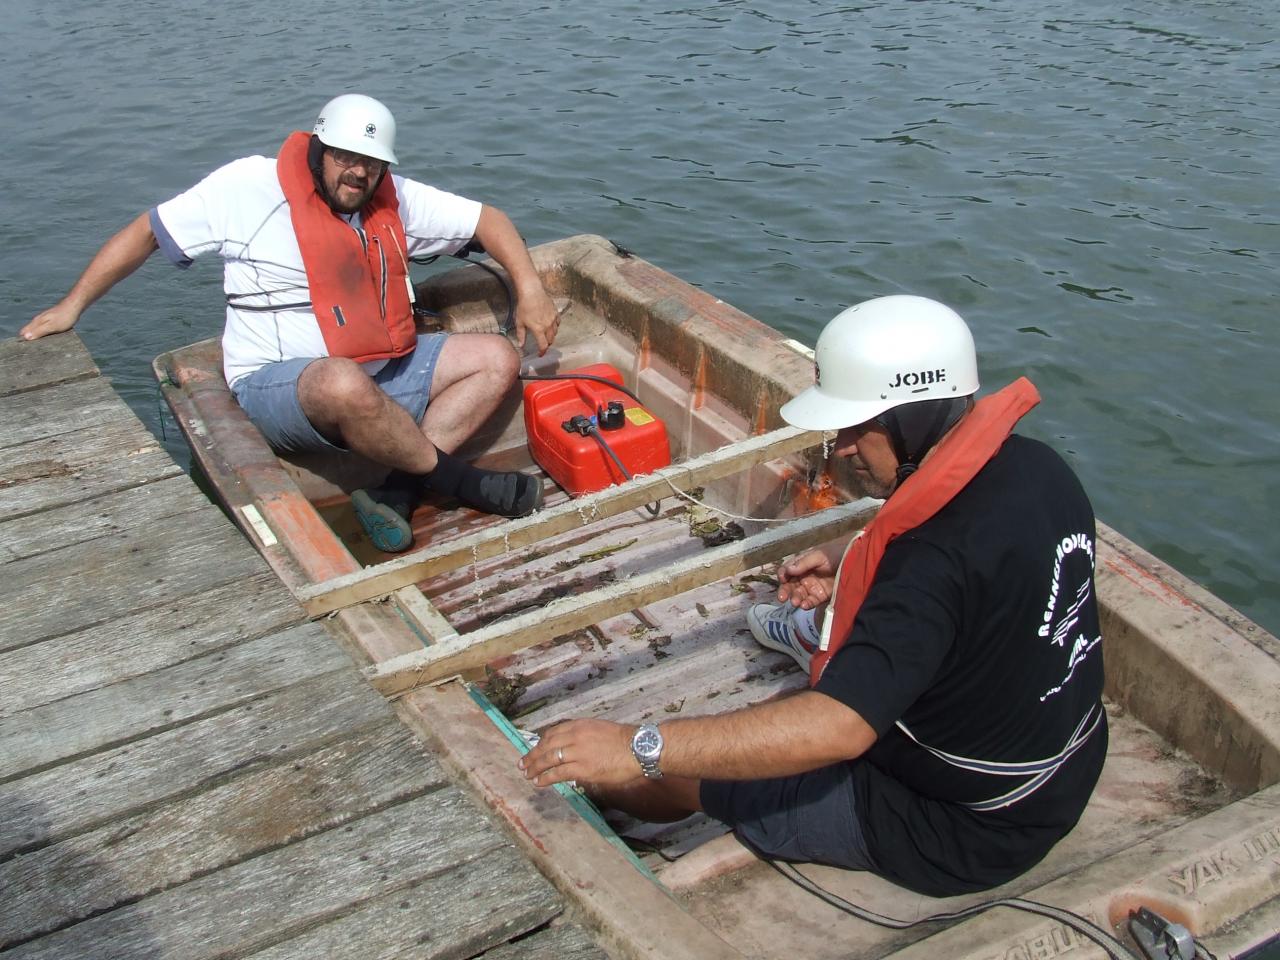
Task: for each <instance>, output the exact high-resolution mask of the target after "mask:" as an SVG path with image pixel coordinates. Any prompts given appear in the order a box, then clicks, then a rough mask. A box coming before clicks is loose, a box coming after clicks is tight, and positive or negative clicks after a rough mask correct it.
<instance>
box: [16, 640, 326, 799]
mask: <svg viewBox="0 0 1280 960" xmlns="http://www.w3.org/2000/svg"><path fill="white" fill-rule="evenodd" d="M350 663H351V661H350V658H348V656H347V655H346V653H345V652H344V651H343V650H342V649H340V648H339V647H338V645H337V644H335V643H334V642H333V641H332V640H331V639H330V638H329V637H328V635H327V634H326V633H325V632H324V630H323V629H322V628H320V627H319V626H316V625H313V624H304V625H302V626H299V627H295V628H294V629H292V630H286V631H285V632H283V633H277V634H272V635H271V636H268V637H263V638H261V639H258V640H252V641H249V642H247V643H243V644H240V645H239V646H235V647H231V648H228V649H226V650H220V651H217V652H216V653H210V654H206V655H205V656H203V657H198V658H196V659H194V660H188V661H187V662H185V663H183V664H180V665H177V666H174V667H170V668H168V669H165V670H158V671H155V672H153V673H147V674H143V675H142V676H139V677H134V678H132V679H130V680H126V681H123V682H120V683H115V684H112V685H111V686H109V687H100V688H99V689H97V690H91V691H89V692H88V693H84V694H80V695H79V696H75V697H69V698H67V699H63V700H59V701H57V702H55V703H51V704H46V705H44V706H41V707H35V708H33V709H31V710H24V711H22V712H21V713H16V714H13V715H12V716H10V717H7V718H5V719H2V720H0V782H3V781H5V780H7V779H11V778H13V777H15V776H18V775H21V774H23V773H26V772H28V771H32V770H38V769H40V768H43V767H46V766H50V765H52V764H54V763H58V762H60V761H64V760H70V759H73V758H75V757H77V756H80V755H83V754H88V753H93V752H97V751H101V750H105V749H109V748H111V747H113V746H116V745H118V744H122V743H126V742H128V741H129V740H134V739H137V738H139V737H142V736H145V735H147V734H150V733H154V732H156V731H159V730H164V729H168V728H171V727H177V726H180V725H182V724H185V723H190V722H192V721H193V720H197V719H199V718H201V717H203V716H207V715H209V714H210V713H211V712H212V713H225V712H226V711H227V710H229V709H231V708H234V707H238V706H240V705H241V704H245V703H249V702H251V701H253V700H255V699H258V698H260V697H262V696H264V695H266V694H268V693H271V692H272V691H275V690H279V689H282V688H284V687H288V686H291V685H292V684H295V683H297V682H299V681H300V680H305V679H307V678H310V677H314V676H317V675H319V674H322V673H326V672H328V671H331V670H338V669H341V668H342V667H344V666H349V665H350ZM211 688H212V689H217V690H218V696H217V698H216V699H212V698H208V697H201V696H198V695H193V693H198V692H199V691H200V690H202V689H211Z"/></svg>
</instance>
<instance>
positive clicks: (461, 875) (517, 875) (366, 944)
mask: <svg viewBox="0 0 1280 960" xmlns="http://www.w3.org/2000/svg"><path fill="white" fill-rule="evenodd" d="M560 910H561V905H560V898H559V897H558V896H557V895H556V894H555V892H554V891H553V890H552V889H551V885H550V884H548V883H547V881H546V880H544V879H543V878H542V876H541V875H539V874H538V872H537V871H536V870H534V869H533V868H532V867H530V866H529V865H528V864H527V863H525V862H524V861H523V860H522V859H521V858H520V857H519V856H517V855H516V854H515V853H514V851H512V850H511V849H508V848H502V849H496V850H493V851H492V852H490V853H488V854H487V855H486V856H484V857H483V858H482V859H478V860H472V861H470V862H468V863H463V864H461V865H460V866H459V867H458V868H457V869H455V870H449V871H448V872H446V873H442V874H440V875H439V876H433V877H428V878H427V879H426V880H424V881H423V882H421V883H418V884H416V885H414V886H412V887H408V888H406V889H403V890H398V891H396V892H395V893H393V894H390V895H387V896H382V897H378V898H376V899H374V900H372V901H370V902H369V903H367V904H365V905H364V906H362V907H360V908H359V909H358V910H356V911H355V912H353V913H350V914H347V915H346V916H343V917H339V918H337V919H335V920H331V921H330V922H328V923H325V924H323V925H321V926H318V927H316V928H314V929H312V930H308V931H307V932H306V933H304V934H303V935H302V936H299V937H295V938H293V939H291V940H287V941H285V942H283V943H279V944H277V945H275V946H273V947H270V948H269V949H267V950H263V951H262V952H260V953H255V954H253V955H252V956H253V960H313V958H315V957H344V956H358V957H359V958H360V960H396V958H400V957H405V956H412V957H413V958H414V960H465V958H467V957H474V956H476V955H477V954H479V953H481V952H483V951H485V950H486V949H488V948H489V947H492V946H494V945H495V944H505V943H506V942H507V941H508V940H509V939H511V938H512V937H515V936H518V935H519V934H522V933H524V932H525V931H527V930H530V929H533V928H536V927H538V926H539V925H541V924H543V923H546V921H547V920H549V919H550V918H551V917H553V916H555V915H556V914H558V913H559V912H560ZM587 943H588V944H590V940H589V939H588V940H587ZM491 955H492V954H491V953H485V954H484V956H485V957H486V958H487V957H489V956H491ZM582 956H583V958H584V960H585V958H586V957H591V956H596V957H601V958H602V957H603V954H601V953H599V952H598V951H597V952H596V953H595V954H594V955H593V954H590V953H584V954H582Z"/></svg>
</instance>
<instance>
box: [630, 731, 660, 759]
mask: <svg viewBox="0 0 1280 960" xmlns="http://www.w3.org/2000/svg"><path fill="white" fill-rule="evenodd" d="M631 743H632V746H633V747H634V748H635V751H636V754H637V755H639V756H641V757H653V756H657V754H658V751H660V750H661V749H662V734H660V733H658V730H657V728H656V727H641V728H640V729H639V730H638V731H637V732H636V735H635V739H634V740H632V741H631Z"/></svg>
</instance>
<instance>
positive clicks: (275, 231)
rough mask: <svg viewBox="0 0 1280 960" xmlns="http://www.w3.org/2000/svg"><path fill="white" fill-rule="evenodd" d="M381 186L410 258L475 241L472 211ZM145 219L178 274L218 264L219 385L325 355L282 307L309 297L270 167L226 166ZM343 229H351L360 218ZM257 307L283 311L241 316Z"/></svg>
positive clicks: (421, 187)
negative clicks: (396, 212)
mask: <svg viewBox="0 0 1280 960" xmlns="http://www.w3.org/2000/svg"><path fill="white" fill-rule="evenodd" d="M390 176H391V177H392V182H393V183H394V184H395V188H396V196H397V197H398V198H399V201H400V219H401V220H402V221H403V223H404V232H405V237H406V239H407V240H408V242H409V249H408V255H409V256H410V257H422V256H431V255H432V254H450V253H456V252H457V251H458V250H460V249H462V247H464V246H465V245H466V244H467V241H469V240H470V239H471V238H472V237H474V236H475V233H476V224H477V223H478V222H479V220H480V209H481V204H480V203H478V202H477V201H475V200H468V199H466V198H465V197H459V196H457V195H455V194H452V193H446V192H444V191H443V190H437V189H436V188H435V187H429V186H427V185H426V184H423V183H418V182H416V181H414V180H406V179H405V178H404V177H400V176H396V175H394V174H390ZM150 219H151V229H152V231H153V232H154V233H155V235H156V240H157V241H158V242H159V244H160V249H161V250H162V251H163V252H164V254H165V256H167V257H168V258H169V259H170V260H171V261H172V262H173V263H174V264H176V265H177V266H179V267H187V266H190V264H191V261H192V260H194V259H195V258H196V257H198V256H200V255H201V254H203V253H210V252H213V253H218V254H221V256H222V258H223V260H224V261H225V269H224V272H223V289H224V290H225V291H226V293H227V296H228V298H229V300H228V304H227V325H226V328H225V330H224V331H223V334H222V369H223V373H224V375H225V376H226V378H227V383H229V384H231V383H235V381H236V380H238V379H240V378H241V377H243V376H245V375H246V374H249V373H252V372H253V371H254V370H257V369H258V368H259V367H260V366H262V365H263V364H266V363H275V362H278V361H281V360H292V359H295V358H298V357H326V356H328V355H329V351H328V349H327V348H326V346H325V342H324V335H323V334H322V333H321V332H320V325H319V324H318V323H317V322H316V318H315V314H314V313H313V312H312V310H311V307H310V306H309V305H308V306H301V307H289V306H288V305H290V304H303V303H307V301H309V300H310V299H311V295H310V293H309V291H308V289H307V271H306V268H305V267H304V266H303V263H302V252H301V251H300V250H299V249H298V240H297V237H296V236H295V235H294V232H293V220H292V219H291V218H290V216H289V205H288V203H287V202H286V201H285V198H284V190H283V189H282V188H281V187H280V180H279V178H278V177H277V176H276V161H275V159H274V158H272V157H246V158H244V159H242V160H234V161H232V162H231V163H228V164H227V165H226V166H225V167H220V168H218V169H217V170H215V171H213V173H211V174H209V176H207V177H205V178H204V179H203V180H201V181H200V182H199V183H198V184H196V185H195V186H194V187H192V188H191V189H190V190H188V191H186V192H185V193H182V194H179V195H178V196H176V197H174V198H173V199H172V200H168V201H166V202H164V203H162V204H160V205H159V206H158V207H156V208H154V209H153V210H152V211H151V217H150ZM350 220H351V221H352V223H353V225H355V226H359V222H360V220H359V214H355V215H353V216H352V217H351V218H350ZM262 306H275V307H281V306H283V309H273V310H267V311H262V310H248V309H243V308H244V307H262Z"/></svg>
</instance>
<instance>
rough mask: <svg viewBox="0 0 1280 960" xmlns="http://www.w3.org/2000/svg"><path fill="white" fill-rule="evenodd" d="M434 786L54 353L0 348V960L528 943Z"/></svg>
mask: <svg viewBox="0 0 1280 960" xmlns="http://www.w3.org/2000/svg"><path fill="white" fill-rule="evenodd" d="M349 619H354V614H352V615H351V616H350V617H349ZM455 777H456V773H452V774H450V773H447V772H446V768H445V766H444V765H443V764H442V763H441V762H440V761H439V760H438V759H437V757H436V756H435V755H434V754H433V753H432V752H431V751H430V749H428V748H427V747H425V746H424V745H423V743H422V741H421V740H419V739H417V738H415V737H414V736H413V734H412V733H411V732H410V731H409V730H408V729H406V728H405V726H404V725H403V724H402V723H401V721H400V720H398V719H397V717H396V715H395V713H394V712H393V711H392V709H391V708H390V707H389V706H388V704H387V703H386V702H385V701H384V700H383V699H382V698H381V697H379V696H378V695H377V694H376V693H375V692H374V691H372V690H370V689H369V688H368V686H367V684H366V683H364V681H363V679H362V678H361V676H360V673H359V671H358V670H357V669H356V668H355V667H354V665H353V664H352V663H351V660H350V657H349V654H348V652H347V651H346V650H345V649H344V647H343V646H342V645H341V643H340V642H339V640H338V638H336V637H335V636H334V635H333V634H332V632H331V630H330V627H329V625H326V624H322V623H311V622H308V621H307V619H306V616H305V613H304V611H303V609H302V607H301V606H300V605H299V604H298V603H297V602H296V601H295V600H294V599H293V597H292V596H290V594H289V593H288V591H287V590H286V589H285V588H284V587H283V586H282V585H281V584H280V583H279V581H278V580H277V579H276V577H275V575H274V574H273V573H272V572H271V571H270V568H269V567H268V566H267V564H266V563H265V562H264V561H263V560H262V558H261V557H259V556H258V555H257V554H256V553H255V552H254V551H253V549H252V548H251V546H250V545H249V544H248V543H246V542H245V541H244V539H243V538H242V537H241V536H240V534H239V533H238V532H237V531H236V530H235V528H234V527H233V526H232V524H230V523H229V522H228V521H227V519H226V518H225V517H224V516H223V515H222V514H221V513H220V512H219V511H218V510H217V508H215V507H214V506H213V505H212V504H210V503H209V502H208V501H207V500H206V499H205V498H204V497H203V496H202V495H201V494H200V493H199V491H198V490H196V488H195V487H194V485H192V484H191V483H190V481H189V480H188V479H187V478H186V477H183V476H180V475H179V470H178V468H177V467H176V466H175V465H174V464H173V463H172V461H171V460H169V458H168V457H167V455H165V453H164V451H163V450H162V449H161V448H160V446H159V444H158V443H157V442H156V441H155V440H154V438H152V437H151V436H150V434H149V433H147V431H146V430H145V428H144V427H143V426H142V424H141V423H140V422H139V421H138V420H137V418H136V417H135V416H134V415H133V414H132V413H131V412H130V411H129V410H128V408H127V407H126V406H125V405H124V404H123V403H122V402H121V401H120V400H119V398H118V397H116V396H115V394H114V393H113V392H112V391H111V389H110V387H109V385H108V384H106V382H105V381H103V380H101V378H100V377H99V376H98V374H97V370H96V368H95V367H94V366H93V363H92V360H91V359H90V358H89V356H88V353H87V352H86V351H85V350H84V349H83V346H82V344H81V343H80V341H79V339H78V338H76V337H75V336H74V335H68V336H64V337H52V338H47V339H46V340H42V341H38V342H37V343H34V344H19V343H17V342H16V341H5V342H0V891H3V894H4V895H3V897H0V957H3V958H5V960H9V958H12V957H58V958H66V957H111V958H133V957H137V958H142V957H146V958H154V957H181V958H184V960H185V958H197V960H198V958H203V957H210V958H211V957H228V958H229V957H247V956H251V955H259V956H271V957H276V958H283V957H308V958H310V957H316V956H361V957H377V956H387V957H392V956H395V957H399V956H423V957H456V958H464V957H473V956H477V955H479V954H482V953H484V952H485V951H486V950H489V949H490V948H492V947H497V946H502V945H504V944H506V943H507V942H508V941H510V940H512V939H515V938H521V937H524V936H525V934H527V933H528V932H529V931H531V930H539V929H541V928H545V927H546V925H547V923H548V921H550V920H551V919H553V918H556V917H558V916H559V915H560V913H561V911H562V910H563V900H562V899H561V897H560V895H559V894H558V893H556V891H555V890H554V888H553V887H552V886H551V885H550V884H549V883H548V882H547V881H546V880H545V879H544V878H543V877H542V876H541V875H540V874H539V873H538V872H537V871H536V870H534V869H533V868H532V867H531V866H530V865H529V863H528V862H526V861H525V860H524V859H523V858H522V857H521V856H520V854H519V853H518V852H517V849H516V847H515V846H514V845H513V843H512V841H511V839H510V837H508V836H507V835H506V834H505V833H504V831H503V830H502V829H500V828H499V827H498V826H497V824H496V823H495V822H494V820H493V819H492V818H491V817H490V816H489V815H488V814H487V813H486V812H485V811H484V810H483V808H482V807H481V806H480V805H479V804H478V803H477V802H476V801H475V799H474V798H473V797H472V796H470V795H469V794H468V793H466V792H464V791H463V790H462V789H460V788H459V787H458V785H457V784H456V782H455V781H454V778H455ZM580 939H581V937H580ZM575 942H576V941H575ZM584 942H587V943H588V945H589V941H585V940H584ZM582 956H583V957H587V956H593V957H601V956H603V954H600V953H599V952H598V951H597V952H596V953H594V954H592V953H583V954H582Z"/></svg>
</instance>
